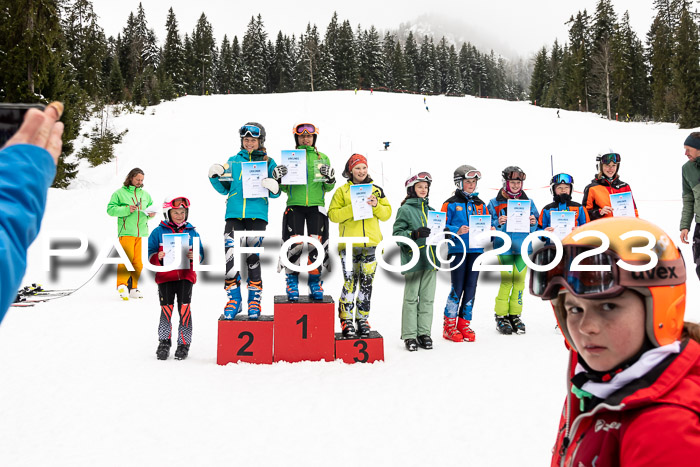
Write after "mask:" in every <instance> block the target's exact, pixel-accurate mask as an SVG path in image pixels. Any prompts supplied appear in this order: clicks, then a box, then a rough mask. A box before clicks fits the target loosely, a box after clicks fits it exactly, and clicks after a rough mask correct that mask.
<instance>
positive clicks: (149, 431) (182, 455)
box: [0, 92, 700, 466]
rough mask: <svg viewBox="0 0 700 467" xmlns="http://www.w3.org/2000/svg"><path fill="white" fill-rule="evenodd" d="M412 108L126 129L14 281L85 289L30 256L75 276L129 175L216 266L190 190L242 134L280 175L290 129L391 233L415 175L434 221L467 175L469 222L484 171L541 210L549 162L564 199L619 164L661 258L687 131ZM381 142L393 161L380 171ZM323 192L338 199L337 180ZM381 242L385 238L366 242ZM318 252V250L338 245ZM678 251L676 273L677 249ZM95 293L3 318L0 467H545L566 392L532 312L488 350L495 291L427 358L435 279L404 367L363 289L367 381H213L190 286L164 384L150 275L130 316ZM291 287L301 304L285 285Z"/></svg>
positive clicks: (351, 371) (299, 371)
mask: <svg viewBox="0 0 700 467" xmlns="http://www.w3.org/2000/svg"><path fill="white" fill-rule="evenodd" d="M427 104H428V106H429V108H430V111H429V112H428V111H426V108H425V105H424V104H423V97H422V96H407V95H398V94H382V93H374V95H370V94H369V93H368V92H359V93H358V94H357V95H355V94H354V93H353V92H318V93H295V94H280V95H244V96H238V95H227V96H207V97H194V96H192V97H185V98H181V99H178V100H177V101H175V102H166V103H163V104H161V105H159V106H157V107H153V108H148V109H147V110H146V112H145V114H144V115H138V114H132V115H121V116H119V117H117V118H115V119H114V120H113V124H114V127H115V129H116V130H117V131H122V130H124V129H127V128H128V130H129V131H128V133H127V134H126V135H125V137H124V140H123V142H122V144H120V145H119V146H117V147H116V154H117V156H118V157H117V161H116V162H115V163H111V164H108V165H104V166H101V167H97V168H87V167H83V168H82V169H81V171H80V175H79V177H78V179H77V180H76V181H75V183H74V184H73V185H72V187H71V189H69V190H65V191H58V190H52V191H51V192H50V194H49V204H48V208H47V213H46V217H45V219H44V224H43V228H42V234H41V236H40V238H39V239H38V240H37V242H35V244H34V245H33V246H32V249H31V251H30V258H29V269H28V272H27V276H26V278H25V280H26V282H27V283H29V282H36V281H38V282H42V283H43V284H44V285H45V286H46V287H50V286H62V287H75V286H78V285H80V284H82V283H84V282H85V281H86V280H87V279H88V278H89V277H90V276H91V275H92V272H91V271H90V265H91V263H90V262H89V261H87V260H85V261H83V264H78V265H73V266H63V267H60V268H58V270H57V271H54V274H53V275H52V274H50V273H45V272H44V271H43V257H44V256H45V253H46V251H45V248H44V245H43V241H44V239H45V238H47V235H49V234H53V235H57V234H58V233H59V232H60V231H67V230H70V231H80V232H83V233H84V234H85V235H86V236H87V237H88V239H89V242H90V250H89V251H90V252H92V253H93V254H96V253H97V252H98V251H100V250H102V249H103V248H107V249H109V245H110V242H111V241H112V240H113V239H114V237H115V235H116V228H115V225H116V220H115V219H114V218H111V217H109V216H107V214H106V212H105V209H106V204H107V201H108V199H109V196H110V195H111V193H112V192H113V191H114V190H116V189H117V188H118V187H119V186H120V184H121V183H122V181H123V180H124V177H125V175H126V173H127V172H128V171H129V170H130V169H131V168H133V167H140V168H142V169H143V170H144V171H145V173H146V177H145V188H146V190H147V191H149V192H150V193H151V195H152V196H153V198H154V200H156V203H158V204H160V203H161V201H162V199H163V197H164V196H165V195H166V193H177V194H184V195H186V196H188V197H189V198H190V199H191V201H192V208H191V210H190V221H191V222H192V223H193V224H194V225H195V226H196V227H197V229H198V230H199V232H200V234H201V236H202V239H203V242H204V244H205V246H206V247H207V248H208V251H209V253H210V255H209V259H208V261H207V262H210V261H212V260H213V261H222V259H221V258H220V257H221V256H222V252H221V250H222V245H221V240H222V231H223V226H224V222H223V221H224V218H223V216H224V198H223V197H222V196H220V195H219V194H218V193H216V192H215V191H214V190H213V189H212V188H211V186H210V184H209V182H208V180H207V168H208V167H209V165H211V164H212V163H214V162H224V161H225V160H226V159H227V158H228V157H229V156H230V155H232V154H234V153H235V152H237V150H238V147H239V137H238V134H237V129H238V127H239V126H240V125H241V124H242V123H244V122H246V121H258V122H261V123H262V124H263V125H265V127H266V129H267V133H268V138H267V147H268V151H269V154H270V155H271V156H272V157H273V158H276V159H277V160H278V161H279V152H280V150H283V149H291V148H293V138H292V136H291V128H292V125H293V124H294V123H295V122H305V121H310V122H314V123H316V124H318V125H319V127H320V129H321V134H320V137H319V140H318V147H319V149H320V150H321V151H322V152H324V153H326V154H327V155H328V156H329V157H330V158H331V160H332V162H333V166H334V167H335V169H336V172H337V173H338V174H340V172H341V171H342V168H343V166H344V164H345V161H346V160H347V158H348V157H349V156H350V155H351V154H352V153H354V152H359V153H362V154H364V155H366V156H367V157H368V159H369V169H370V173H371V174H372V176H373V177H374V179H375V181H376V182H377V183H378V184H379V185H381V186H382V187H383V188H384V189H385V191H386V193H387V195H388V197H389V200H390V201H391V204H392V207H393V208H394V212H396V209H397V208H398V206H399V204H400V202H401V200H402V199H403V197H404V188H403V182H404V180H405V178H406V177H407V176H408V175H409V173H411V172H415V171H418V170H428V171H430V172H431V173H432V175H433V177H434V180H435V182H434V184H433V187H432V191H431V196H430V199H431V204H432V206H433V207H435V208H438V207H439V206H440V205H441V204H442V202H443V200H445V199H446V198H447V197H448V196H449V195H450V193H451V192H452V191H453V184H452V171H453V170H454V168H455V167H457V166H458V165H461V164H465V163H468V164H471V165H475V166H476V167H478V168H479V169H480V170H481V171H482V173H483V175H484V178H483V180H482V181H481V182H480V183H479V187H478V191H479V192H480V196H481V197H482V198H483V199H484V200H486V201H488V200H489V199H490V198H492V197H493V196H495V194H496V190H497V189H498V188H499V187H500V184H501V176H500V172H501V170H502V169H503V168H504V167H505V166H507V165H519V166H520V167H522V168H523V169H524V170H525V171H526V172H527V181H526V183H525V187H526V188H529V191H528V195H529V196H530V197H531V198H533V199H534V201H535V203H536V205H537V206H538V208H541V207H542V206H544V205H545V204H546V203H548V202H549V201H550V199H551V197H550V194H549V188H548V186H547V185H548V181H549V179H550V177H551V169H550V156H553V158H554V171H555V172H561V171H566V172H568V173H570V174H572V175H573V176H574V177H575V180H576V183H575V189H576V190H578V191H581V190H583V188H584V187H585V185H586V184H587V183H588V182H589V180H590V179H591V178H592V176H593V174H594V172H595V167H594V165H595V155H596V154H597V153H598V152H599V151H603V150H606V151H607V150H609V149H612V150H614V151H616V152H619V153H620V154H621V155H622V165H621V170H620V173H621V176H622V179H623V180H625V181H627V182H629V183H630V184H631V186H632V189H633V192H634V195H635V198H636V200H637V203H638V207H639V212H640V214H641V216H642V217H646V218H648V219H650V220H652V221H654V222H656V223H658V224H659V225H661V226H662V227H663V228H665V229H666V230H667V231H668V232H669V233H670V234H671V235H672V237H673V239H674V241H676V239H677V231H678V222H679V216H680V211H681V202H680V167H681V165H682V164H683V163H684V162H685V160H686V159H685V157H684V156H683V148H682V142H683V140H684V138H685V136H686V135H687V133H688V131H687V130H678V129H676V128H675V126H673V125H669V124H643V123H617V122H609V121H606V120H603V119H601V118H599V117H597V116H595V115H591V114H583V113H576V112H565V111H562V112H561V118H557V116H556V110H554V109H541V108H537V107H533V106H531V105H529V104H527V103H512V102H504V101H499V100H488V99H476V98H472V97H465V98H445V97H428V98H427ZM383 141H391V146H390V148H389V150H388V151H384V150H382V147H383V146H382V142H383ZM338 181H339V183H342V182H343V181H344V180H343V179H342V177H340V176H339V175H338ZM580 197H581V195H580V193H579V194H578V195H577V196H575V197H574V198H575V199H577V200H579V201H580ZM327 202H330V196H329V197H328V198H327ZM284 205H285V196H284V195H283V196H282V197H281V198H280V199H278V200H272V201H271V208H270V219H271V222H270V224H269V226H268V231H269V232H270V237H269V238H268V239H267V241H266V247H267V248H268V250H267V254H266V255H265V256H264V261H263V282H264V299H263V313H264V314H271V313H272V297H273V295H275V294H282V293H283V290H284V286H283V275H281V274H277V273H276V270H275V267H276V264H277V251H278V245H279V239H280V222H281V216H282V211H283V209H284ZM158 218H160V216H158ZM392 221H393V219H392ZM392 221H390V222H387V223H385V224H384V225H383V231H384V234H385V235H389V234H390V233H391V222H392ZM156 223H157V221H156V220H152V221H151V228H154V227H155V226H156ZM331 230H332V235H333V236H334V237H335V236H336V235H337V227H336V226H335V225H332V226H331ZM681 248H682V250H683V253H684V255H685V257H686V261H687V262H689V263H690V262H691V252H690V247H689V246H686V245H683V246H682V247H681ZM389 257H390V258H391V255H389ZM212 258H213V259H212ZM390 258H388V259H390ZM397 260H398V258H397V257H396V256H395V255H394V256H393V261H397ZM333 265H334V270H333V272H332V273H331V274H330V275H328V276H327V277H325V284H324V288H325V290H326V293H330V294H332V295H333V296H334V298H336V299H337V298H338V296H339V293H340V288H341V282H342V279H341V275H340V263H339V261H338V260H337V257H335V256H334V262H333ZM106 269H109V268H106ZM114 277H115V274H114V272H113V269H112V272H109V271H107V272H104V271H103V272H100V273H99V274H98V275H97V277H96V278H95V279H93V280H92V281H91V282H90V283H89V284H88V285H86V286H85V287H84V288H82V289H81V290H80V291H79V292H77V293H76V294H74V295H73V296H70V297H68V298H63V299H60V300H55V301H52V302H48V303H45V304H40V305H38V306H36V307H33V308H13V309H11V310H10V312H9V313H8V315H7V316H6V318H5V320H4V322H3V323H2V325H1V326H0V375H2V378H1V379H2V383H0V439H2V440H3V441H2V442H0V464H2V465H6V466H18V465H27V466H35V465H66V466H68V465H71V466H78V465H80V466H82V465H91V466H92V465H115V466H116V465H146V464H150V465H171V466H172V465H223V464H233V463H235V465H319V466H321V465H323V466H325V465H355V464H358V463H363V464H369V465H380V464H381V465H451V464H454V463H459V464H468V465H490V466H498V465H502V466H511V465H545V464H547V463H548V462H549V457H550V450H551V447H552V445H553V442H554V436H555V431H556V427H557V423H558V416H559V413H560V409H561V403H562V401H563V397H564V390H565V377H564V372H565V365H566V351H565V349H564V345H563V339H562V337H561V335H560V334H559V333H558V332H557V331H555V330H554V324H555V322H554V318H553V316H552V311H551V308H550V306H549V304H546V303H544V302H541V301H540V300H539V299H535V298H533V297H531V296H529V295H526V297H525V306H524V313H523V320H524V321H525V323H526V324H527V326H528V332H527V334H526V335H522V336H501V335H498V334H497V332H496V330H495V325H494V320H493V304H494V298H495V295H496V290H497V283H498V282H497V281H498V279H497V276H496V275H495V274H494V273H488V274H486V273H482V276H481V278H480V283H479V288H478V291H477V298H476V306H475V310H474V321H473V328H474V330H475V331H476V333H477V340H476V342H474V343H460V344H456V343H451V342H447V341H445V340H443V339H442V338H441V337H440V336H441V323H442V310H443V307H444V305H445V299H446V297H447V294H448V291H449V275H448V274H447V273H441V274H440V275H439V276H438V286H437V293H436V297H435V313H434V324H433V336H434V337H435V341H436V344H435V349H434V350H432V351H425V350H420V351H418V352H416V353H408V352H406V351H405V350H404V349H403V342H402V341H401V340H400V322H401V297H402V293H403V280H402V278H400V277H398V275H396V274H392V273H388V272H385V271H381V270H380V271H379V272H378V274H377V278H376V282H375V292H374V296H373V299H372V312H371V315H370V322H371V323H372V326H373V328H374V329H376V330H378V331H379V332H380V333H382V335H383V336H384V338H385V359H386V361H385V362H383V363H377V364H372V365H345V364H343V363H339V362H327V363H324V362H305V363H298V364H288V363H277V364H274V365H271V366H257V365H247V364H241V365H228V366H226V367H221V366H218V365H216V363H215V361H216V330H217V318H218V317H219V315H220V314H221V312H222V309H223V305H224V303H225V294H224V291H223V288H222V282H221V280H219V278H217V277H214V276H213V275H210V277H208V278H203V280H201V281H200V282H199V283H198V284H197V285H196V286H195V287H194V293H193V301H192V316H193V322H194V336H193V344H192V348H191V351H190V358H188V359H187V360H185V361H182V362H178V361H174V360H172V357H171V359H170V360H168V361H165V362H162V361H157V360H156V359H155V349H156V346H157V325H158V317H159V306H158V299H157V288H156V286H155V283H154V281H153V279H152V274H151V273H144V275H143V276H142V281H141V283H140V289H141V290H142V291H143V292H144V294H145V298H144V299H143V300H140V301H129V302H122V301H120V300H119V299H118V297H117V294H116V292H115V282H114ZM302 277H303V276H302ZM301 284H302V292H303V291H305V289H306V282H305V278H302V280H301ZM689 284H691V286H690V287H689V297H688V310H689V311H688V313H687V317H688V318H690V319H693V320H698V319H700V313H699V312H698V311H697V310H698V309H700V293H699V292H698V287H697V279H696V278H695V277H694V274H692V273H691V274H689ZM336 326H337V325H336Z"/></svg>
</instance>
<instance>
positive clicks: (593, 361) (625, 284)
mask: <svg viewBox="0 0 700 467" xmlns="http://www.w3.org/2000/svg"><path fill="white" fill-rule="evenodd" d="M633 230H641V231H645V232H649V233H650V234H651V235H653V236H654V237H655V239H656V246H655V247H654V249H653V250H652V249H649V250H648V252H649V253H650V254H651V255H656V256H657V257H658V263H657V264H656V265H654V267H651V268H647V270H646V271H644V272H638V271H629V270H626V269H624V268H622V267H620V263H618V262H617V261H618V260H622V261H625V262H627V263H631V262H634V264H636V265H637V264H640V263H641V264H644V263H647V264H649V257H650V255H648V254H646V253H640V252H638V251H635V250H639V248H635V247H637V246H639V242H637V241H635V240H634V239H631V240H630V239H627V240H621V239H620V236H622V235H623V234H626V233H627V232H629V231H633ZM586 231H598V232H602V233H603V234H605V235H606V236H607V237H608V239H609V240H610V247H609V248H608V249H607V250H606V251H605V252H602V253H599V254H597V255H594V256H592V257H588V258H585V259H583V261H582V265H583V264H588V265H609V267H610V270H609V271H578V272H575V273H573V272H571V271H569V270H568V268H569V266H568V265H570V264H571V260H572V259H573V258H575V257H577V256H579V257H580V255H582V254H583V253H588V252H590V250H592V249H593V248H596V247H598V246H599V245H600V239H598V238H595V237H591V236H586V237H585V238H581V239H579V240H577V241H576V240H574V239H573V236H574V235H573V234H570V235H568V236H567V237H565V238H564V240H563V242H562V243H563V245H564V257H563V258H562V261H561V262H560V263H559V266H558V267H554V268H553V269H550V270H549V271H534V270H533V271H532V273H531V276H530V291H531V293H532V294H533V295H536V296H539V297H541V298H542V299H546V300H552V303H553V304H554V312H555V315H556V318H557V322H558V323H559V328H560V329H561V331H562V334H564V337H565V338H566V342H567V346H568V347H569V348H570V349H571V358H570V367H569V376H570V385H569V391H567V401H566V404H565V405H564V410H563V412H562V416H561V422H560V426H559V434H558V436H557V441H556V445H555V447H554V451H553V456H552V465H553V466H555V465H556V466H561V465H565V466H579V465H597V466H611V465H615V466H638V465H673V466H686V465H687V466H690V465H697V463H698V454H699V453H700V344H698V342H699V341H700V325H698V324H695V323H687V322H686V323H684V322H683V316H684V313H685V291H686V287H685V263H684V262H683V258H682V256H681V253H680V250H678V249H677V248H676V246H675V245H674V244H673V242H671V240H670V238H669V237H668V236H667V235H666V233H664V232H663V231H662V230H661V229H660V228H659V227H657V226H656V225H654V224H652V223H650V222H648V221H644V220H641V219H638V218H630V217H628V218H611V219H601V220H597V221H594V222H590V223H587V224H585V225H584V226H581V227H579V228H578V229H577V230H576V234H580V233H582V232H586ZM633 251H634V252H633ZM555 253H556V248H555V247H554V246H546V247H544V248H542V249H540V250H538V251H537V252H536V253H535V255H534V263H535V264H538V265H546V264H550V263H552V260H553V259H554V255H555ZM650 265H651V264H650Z"/></svg>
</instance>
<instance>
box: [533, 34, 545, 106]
mask: <svg viewBox="0 0 700 467" xmlns="http://www.w3.org/2000/svg"><path fill="white" fill-rule="evenodd" d="M547 63H548V59H547V48H546V47H542V49H540V51H539V52H537V55H535V68H534V69H533V71H532V80H531V81H530V102H532V103H533V104H535V105H542V104H543V100H544V96H545V94H546V92H547V86H548V85H549V81H550V76H549V73H548V68H549V67H548V66H547Z"/></svg>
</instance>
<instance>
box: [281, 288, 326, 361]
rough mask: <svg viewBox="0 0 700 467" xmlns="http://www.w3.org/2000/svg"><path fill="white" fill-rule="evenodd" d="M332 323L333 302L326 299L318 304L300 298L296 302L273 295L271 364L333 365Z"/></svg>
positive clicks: (283, 296) (282, 296) (317, 302)
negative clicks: (273, 325) (273, 314)
mask: <svg viewBox="0 0 700 467" xmlns="http://www.w3.org/2000/svg"><path fill="white" fill-rule="evenodd" d="M334 323H335V302H334V301H333V298H332V297H331V296H330V295H324V296H323V300H320V301H316V300H311V299H309V297H308V296H302V297H299V301H298V302H290V301H289V300H287V296H286V295H275V355H274V357H275V361H276V362H278V361H285V362H301V361H304V360H310V361H319V360H325V361H327V362H330V361H333V360H334V359H335V344H334V333H333V325H334Z"/></svg>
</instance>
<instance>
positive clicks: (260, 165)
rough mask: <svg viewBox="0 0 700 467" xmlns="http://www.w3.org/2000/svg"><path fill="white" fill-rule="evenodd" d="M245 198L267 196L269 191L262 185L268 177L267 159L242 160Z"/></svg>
mask: <svg viewBox="0 0 700 467" xmlns="http://www.w3.org/2000/svg"><path fill="white" fill-rule="evenodd" d="M241 178H242V180H243V197H244V198H267V195H268V194H269V191H268V190H267V188H265V187H264V186H262V181H263V179H264V178H267V161H260V162H241Z"/></svg>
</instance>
